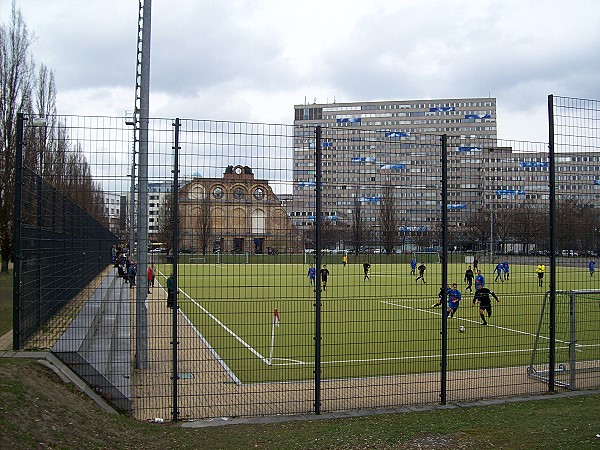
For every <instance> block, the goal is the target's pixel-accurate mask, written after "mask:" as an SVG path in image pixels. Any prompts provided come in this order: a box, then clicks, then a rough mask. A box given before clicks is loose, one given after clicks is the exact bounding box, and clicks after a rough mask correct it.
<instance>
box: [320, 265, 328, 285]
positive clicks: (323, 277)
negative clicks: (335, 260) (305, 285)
mask: <svg viewBox="0 0 600 450" xmlns="http://www.w3.org/2000/svg"><path fill="white" fill-rule="evenodd" d="M327 277H329V270H328V269H327V264H323V268H322V269H321V282H322V284H323V290H325V289H326V288H327Z"/></svg>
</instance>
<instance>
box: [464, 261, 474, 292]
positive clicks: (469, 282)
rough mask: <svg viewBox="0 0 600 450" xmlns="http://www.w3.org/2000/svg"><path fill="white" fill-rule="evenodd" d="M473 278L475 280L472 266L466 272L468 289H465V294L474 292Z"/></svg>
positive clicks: (465, 279)
mask: <svg viewBox="0 0 600 450" xmlns="http://www.w3.org/2000/svg"><path fill="white" fill-rule="evenodd" d="M473 278H475V275H474V274H473V270H472V269H471V266H469V268H468V269H467V270H466V271H465V278H464V281H465V283H467V287H465V292H466V291H471V292H473Z"/></svg>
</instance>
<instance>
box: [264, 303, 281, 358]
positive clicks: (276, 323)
mask: <svg viewBox="0 0 600 450" xmlns="http://www.w3.org/2000/svg"><path fill="white" fill-rule="evenodd" d="M275 326H277V328H279V312H278V311H277V308H275V311H274V312H273V325H271V349H270V350H269V361H268V362H267V364H268V365H271V364H272V362H273V347H274V346H275Z"/></svg>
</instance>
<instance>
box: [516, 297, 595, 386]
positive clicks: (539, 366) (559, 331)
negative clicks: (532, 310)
mask: <svg viewBox="0 0 600 450" xmlns="http://www.w3.org/2000/svg"><path fill="white" fill-rule="evenodd" d="M549 294H550V293H549V292H547V293H546V295H545V296H544V301H543V303H542V308H541V312H540V317H539V321H538V327H537V332H536V334H535V341H534V345H533V350H532V354H531V362H530V364H529V367H528V369H527V373H528V375H529V376H530V377H532V378H536V379H539V380H542V381H545V382H549V376H550V364H549V362H548V361H549V356H550V332H549V330H550V295H549ZM555 305H556V307H555V311H556V314H555V316H556V318H555V358H554V362H555V363H554V382H555V384H556V385H557V386H562V387H565V388H567V389H578V388H585V387H598V385H599V373H598V372H600V329H599V328H600V290H581V291H557V292H556V297H555Z"/></svg>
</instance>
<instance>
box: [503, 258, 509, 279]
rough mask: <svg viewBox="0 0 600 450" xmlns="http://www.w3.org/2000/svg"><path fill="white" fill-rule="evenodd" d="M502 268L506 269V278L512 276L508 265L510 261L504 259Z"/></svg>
mask: <svg viewBox="0 0 600 450" xmlns="http://www.w3.org/2000/svg"><path fill="white" fill-rule="evenodd" d="M502 270H503V271H504V279H505V280H508V279H509V277H510V267H509V265H508V261H504V262H503V263H502Z"/></svg>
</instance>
